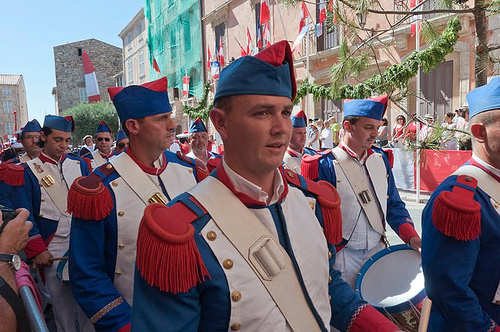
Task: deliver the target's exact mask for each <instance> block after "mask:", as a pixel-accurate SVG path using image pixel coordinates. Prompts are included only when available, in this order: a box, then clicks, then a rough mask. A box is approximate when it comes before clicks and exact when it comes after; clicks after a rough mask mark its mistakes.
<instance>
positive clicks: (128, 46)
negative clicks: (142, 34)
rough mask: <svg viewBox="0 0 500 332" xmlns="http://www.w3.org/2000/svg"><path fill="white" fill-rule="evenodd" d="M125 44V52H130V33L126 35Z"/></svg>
mask: <svg viewBox="0 0 500 332" xmlns="http://www.w3.org/2000/svg"><path fill="white" fill-rule="evenodd" d="M125 44H126V45H127V51H128V52H132V34H131V33H130V32H129V33H128V34H127V37H126V39H125Z"/></svg>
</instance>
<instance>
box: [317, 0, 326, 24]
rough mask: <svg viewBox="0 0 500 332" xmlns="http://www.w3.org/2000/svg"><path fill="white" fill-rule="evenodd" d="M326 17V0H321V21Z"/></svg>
mask: <svg viewBox="0 0 500 332" xmlns="http://www.w3.org/2000/svg"><path fill="white" fill-rule="evenodd" d="M325 19H326V0H320V2H319V22H318V23H323V22H324V21H325Z"/></svg>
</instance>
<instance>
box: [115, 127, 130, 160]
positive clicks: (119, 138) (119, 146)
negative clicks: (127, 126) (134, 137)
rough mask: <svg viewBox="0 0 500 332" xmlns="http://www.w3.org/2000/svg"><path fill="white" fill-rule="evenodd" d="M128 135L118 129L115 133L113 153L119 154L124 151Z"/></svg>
mask: <svg viewBox="0 0 500 332" xmlns="http://www.w3.org/2000/svg"><path fill="white" fill-rule="evenodd" d="M128 142H129V141H128V137H127V134H125V132H124V131H123V130H122V129H120V130H119V131H118V135H116V144H115V150H114V152H115V154H120V153H122V152H123V151H125V149H126V148H127V147H128Z"/></svg>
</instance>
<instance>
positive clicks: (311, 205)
mask: <svg viewBox="0 0 500 332" xmlns="http://www.w3.org/2000/svg"><path fill="white" fill-rule="evenodd" d="M309 206H310V207H311V209H313V210H314V202H309Z"/></svg>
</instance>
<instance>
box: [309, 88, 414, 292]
mask: <svg viewBox="0 0 500 332" xmlns="http://www.w3.org/2000/svg"><path fill="white" fill-rule="evenodd" d="M386 107H387V96H386V95H384V96H379V97H376V98H372V99H357V100H346V101H345V102H344V119H343V122H342V126H343V129H344V136H343V139H342V141H341V142H340V144H339V146H337V147H336V148H334V149H333V150H331V151H329V152H327V153H324V154H318V155H315V156H304V157H303V159H302V175H303V176H305V177H306V178H309V179H311V180H314V181H318V180H326V181H328V182H330V183H331V184H333V185H334V186H335V187H336V188H337V190H338V191H339V194H340V197H341V202H342V203H341V204H342V205H341V210H342V238H343V239H342V242H341V243H339V244H338V245H337V251H338V256H337V259H336V260H335V266H334V268H335V269H337V270H339V271H341V272H342V278H343V279H344V280H345V281H346V282H347V283H348V284H349V285H351V287H352V288H353V289H354V288H355V284H356V279H357V277H358V274H359V271H360V269H361V267H362V266H363V264H364V263H365V262H366V261H367V260H368V259H369V258H370V257H371V256H373V255H374V254H375V253H376V252H378V251H380V250H382V249H383V248H385V247H386V242H387V241H386V231H385V230H386V221H387V223H389V225H390V226H391V228H392V229H393V230H394V231H395V232H396V233H397V234H398V236H399V237H400V238H401V239H402V240H403V241H404V242H405V243H407V244H409V245H410V246H411V247H412V248H414V249H419V248H420V237H419V236H418V234H417V232H416V231H415V228H414V225H413V221H412V220H411V218H410V214H409V213H408V210H406V207H405V203H403V201H402V200H401V198H400V197H399V194H398V190H397V188H396V185H395V182H394V177H393V174H392V171H391V166H390V161H389V156H388V155H387V154H386V153H384V151H383V150H382V149H380V148H378V147H376V146H375V145H374V144H375V140H376V138H377V135H378V128H379V127H380V121H381V120H382V116H383V114H384V112H385V109H386Z"/></svg>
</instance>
